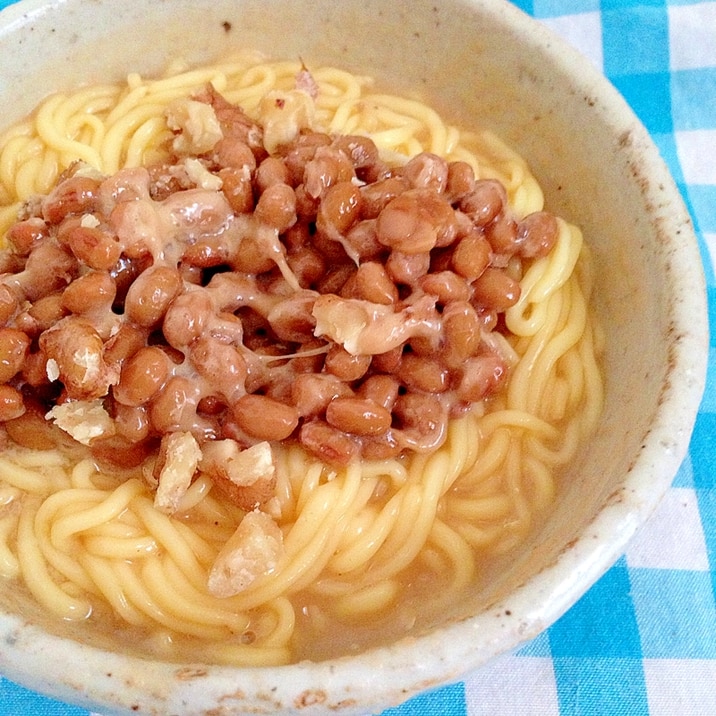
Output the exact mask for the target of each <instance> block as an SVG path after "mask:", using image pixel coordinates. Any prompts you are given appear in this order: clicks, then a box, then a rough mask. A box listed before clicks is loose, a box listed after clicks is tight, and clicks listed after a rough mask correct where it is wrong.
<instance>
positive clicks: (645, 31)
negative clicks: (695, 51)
mask: <svg viewBox="0 0 716 716" xmlns="http://www.w3.org/2000/svg"><path fill="white" fill-rule="evenodd" d="M602 42H603V45H604V72H605V74H606V75H607V76H609V77H615V76H621V75H632V74H653V73H659V72H666V73H668V71H669V21H668V16H667V12H666V7H665V6H664V5H663V3H658V4H654V5H644V4H641V3H640V4H639V5H635V6H634V7H626V8H625V7H621V8H620V9H619V10H603V11H602Z"/></svg>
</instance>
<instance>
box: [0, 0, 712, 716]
mask: <svg viewBox="0 0 716 716" xmlns="http://www.w3.org/2000/svg"><path fill="white" fill-rule="evenodd" d="M8 4H10V3H9V2H7V1H5V2H2V0H0V8H1V7H4V6H5V5H8ZM517 4H518V5H519V6H520V7H521V9H522V10H524V11H525V12H527V13H528V14H531V15H533V16H535V17H536V18H538V19H539V20H540V21H542V22H543V23H544V24H545V25H547V26H549V27H551V28H552V29H553V30H555V31H556V32H557V33H558V34H560V35H562V36H563V37H565V38H566V39H567V40H568V41H569V42H570V43H572V44H573V45H575V46H576V47H577V48H578V49H579V50H581V52H582V53H583V54H584V55H586V56H587V57H588V58H589V59H590V60H591V61H592V62H593V63H594V64H595V65H596V66H597V67H598V68H599V69H601V70H602V71H603V72H604V73H605V74H606V76H607V77H608V78H609V79H610V80H611V81H612V82H613V84H614V85H615V86H616V87H617V88H618V89H619V90H620V91H621V92H622V94H623V95H624V96H625V98H626V99H627V101H628V102H629V103H630V104H631V106H632V107H633V108H634V110H635V111H636V113H637V114H638V115H639V117H640V118H641V120H642V121H643V122H644V124H645V125H646V127H647V129H648V130H649V131H650V133H651V135H652V137H653V139H654V141H655V142H656V144H657V146H658V147H659V149H660V150H661V152H662V154H663V156H664V158H665V159H666V161H667V163H668V164H669V166H670V168H671V171H672V173H673V176H674V178H675V179H676V182H677V184H678V185H679V187H680V189H681V191H682V193H683V196H684V198H685V200H686V202H687V205H688V207H689V209H690V210H691V212H692V215H693V218H694V220H695V224H696V227H697V232H698V235H699V240H700V243H701V248H702V256H703V261H704V266H705V271H706V278H707V284H708V290H709V298H710V316H711V323H712V327H713V328H712V343H711V348H710V353H711V364H710V371H709V376H708V384H707V389H706V396H705V398H704V401H703V404H702V407H701V411H700V413H699V416H698V419H697V423H696V429H695V433H694V436H693V440H692V444H691V448H690V452H689V455H688V457H687V459H686V460H685V462H684V464H683V465H682V467H681V469H680V471H679V473H678V475H677V477H676V479H675V482H674V484H673V486H672V488H671V489H670V491H669V492H668V493H667V495H666V498H665V500H664V501H663V503H662V504H661V506H660V508H659V510H658V512H657V513H656V514H655V515H654V516H653V518H652V519H651V521H650V522H649V523H648V524H647V526H646V527H645V529H644V530H642V531H641V532H640V534H639V536H638V538H637V539H636V541H634V542H633V543H632V544H631V545H630V547H629V549H628V550H627V552H626V554H625V555H624V557H622V558H621V559H620V560H619V562H618V563H617V564H616V565H615V566H614V567H613V568H612V569H611V570H609V572H607V574H606V575H605V576H604V577H603V578H602V579H601V580H599V581H598V582H597V583H596V584H595V585H594V587H593V588H592V589H591V590H589V592H587V594H586V595H585V596H584V597H583V598H582V599H581V600H580V601H579V602H578V603H577V604H576V605H575V606H574V607H573V608H572V609H571V610H570V611H569V612H567V614H566V615H565V616H564V617H562V618H561V619H560V620H559V621H558V622H557V623H556V624H554V625H553V626H552V627H551V628H550V629H548V630H547V631H546V632H545V633H543V634H542V635H540V636H539V637H537V638H536V639H535V640H534V641H532V642H530V643H529V644H527V645H526V646H524V647H523V648H521V649H520V650H519V651H517V652H516V653H514V654H510V655H507V656H504V657H502V658H500V659H498V660H497V661H496V662H494V663H492V664H490V665H489V666H487V667H485V668H483V669H481V670H480V671H479V672H478V673H475V674H473V675H471V676H469V677H468V678H466V679H465V681H464V682H462V683H459V684H457V685H454V686H449V687H446V688H443V689H441V690H438V691H435V692H433V693H429V694H426V695H422V696H419V697H416V698H414V699H412V700H411V701H409V702H408V703H406V704H404V705H403V706H401V707H400V708H396V709H391V710H389V711H387V712H386V713H385V715H384V716H388V715H389V716H423V715H424V716H428V715H429V716H434V715H435V714H445V715H447V716H493V715H494V716H512V715H515V716H552V715H554V716H642V715H644V716H647V715H648V716H714V715H716V604H715V594H716V280H715V278H714V272H713V259H714V258H715V257H716V2H695V1H692V0H601V2H600V0H518V2H517ZM0 714H1V715H2V716H15V715H16V714H17V715H18V716H25V715H26V714H43V715H45V716H88V712H87V711H86V710H84V709H81V708H77V707H72V706H66V705H64V704H60V703H58V702H55V701H52V700H49V699H46V698H44V697H41V696H38V695H36V694H33V693H30V692H28V691H26V690H24V689H22V688H20V687H19V686H16V685H15V684H13V683H11V682H9V681H8V680H6V679H3V678H2V677H0Z"/></svg>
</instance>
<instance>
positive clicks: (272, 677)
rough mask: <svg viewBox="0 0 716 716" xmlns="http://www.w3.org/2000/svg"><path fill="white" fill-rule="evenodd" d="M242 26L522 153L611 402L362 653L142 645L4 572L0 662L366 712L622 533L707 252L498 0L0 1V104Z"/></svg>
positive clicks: (556, 586) (89, 697)
mask: <svg viewBox="0 0 716 716" xmlns="http://www.w3.org/2000/svg"><path fill="white" fill-rule="evenodd" d="M227 23H229V24H230V25H229V24H227ZM229 27H230V28H231V29H230V31H227V29H228V28H229ZM239 47H250V48H253V49H259V50H262V51H264V52H266V53H267V54H268V55H269V56H273V57H277V58H291V57H297V56H300V57H302V58H304V59H305V60H310V61H311V62H319V63H328V64H333V65H337V66H340V67H342V68H345V69H348V70H351V71H355V72H358V73H365V74H370V75H373V76H374V77H376V78H378V79H379V80H380V82H381V83H382V84H383V85H385V86H388V87H390V88H391V89H394V90H396V91H398V92H399V91H401V90H405V91H411V92H412V91H415V90H419V91H420V92H422V93H424V95H425V96H426V97H427V98H428V99H429V100H430V102H432V103H433V105H434V106H436V107H437V108H438V109H440V110H441V111H442V112H443V113H444V114H445V115H446V116H447V117H448V118H449V119H450V120H451V121H454V122H456V123H461V124H475V125H479V126H483V127H487V128H489V129H492V130H494V131H495V132H497V133H498V134H499V135H500V136H501V137H502V138H503V139H504V140H506V141H507V142H508V143H509V144H511V145H513V146H514V147H515V148H516V149H517V150H518V151H519V152H520V153H521V154H522V155H523V156H524V157H526V158H527V160H528V161H529V163H530V164H531V166H532V168H533V170H534V172H535V174H536V176H537V178H538V179H539V181H540V182H541V183H542V186H543V188H544V190H545V194H546V199H547V205H548V207H549V208H551V209H552V210H553V211H554V212H556V213H559V214H561V215H563V216H564V217H566V218H567V219H569V220H571V221H573V222H574V223H576V224H578V225H579V226H581V227H582V229H583V231H584V234H585V235H586V237H587V240H588V241H589V243H590V245H591V247H592V249H593V253H594V258H595V272H596V291H595V307H596V311H597V313H598V315H599V318H600V320H601V322H602V324H603V326H604V328H605V346H606V352H605V357H604V373H605V382H606V403H605V410H604V413H603V416H602V418H601V420H600V422H599V425H598V428H597V431H596V433H595V435H594V436H593V438H592V439H591V441H590V442H589V444H587V445H586V446H585V447H584V449H583V450H582V452H581V454H580V455H579V458H578V460H577V461H576V462H575V464H574V465H572V467H571V469H570V471H569V474H568V476H567V478H568V479H566V480H565V484H566V485H568V487H566V488H565V489H564V490H563V492H562V494H560V495H559V497H558V503H557V506H556V509H555V511H554V514H553V516H552V517H551V519H550V520H549V522H548V523H547V524H546V525H545V526H544V528H543V529H541V530H540V531H539V532H538V534H537V535H536V537H535V538H534V539H533V540H532V541H531V542H530V543H529V544H528V545H526V546H525V547H524V548H522V549H521V550H520V551H519V552H518V553H517V554H516V555H515V558H514V560H513V563H512V565H511V567H510V568H509V569H506V572H505V574H504V575H502V576H501V578H500V579H499V580H498V584H497V585H496V587H495V589H494V592H493V594H491V595H489V598H487V599H485V598H484V597H485V595H482V597H483V598H482V599H481V601H480V603H479V604H478V603H477V601H476V603H475V604H474V605H466V606H465V608H464V610H463V616H462V617H460V618H459V619H451V620H450V621H449V622H448V623H444V624H441V625H439V626H438V627H436V628H435V629H433V630H432V631H430V632H429V633H426V634H423V635H420V636H416V637H411V638H410V639H404V640H402V641H400V642H397V643H393V644H388V645H385V646H383V647H381V648H376V649H371V650H369V651H366V652H364V653H360V654H356V655H353V656H350V657H344V658H339V659H335V660H332V661H328V662H322V663H307V662H304V663H299V664H295V665H292V666H284V667H278V668H255V669H236V668H229V667H216V666H208V665H177V664H174V663H163V662H161V661H151V660H147V659H139V658H134V657H130V656H128V655H126V654H123V653H122V652H121V651H119V650H117V651H113V650H110V649H101V648H98V647H96V646H90V645H88V644H86V643H85V644H83V643H82V642H81V641H80V640H76V639H75V638H74V637H73V635H72V634H71V633H69V632H67V633H63V632H62V630H59V629H49V628H48V627H47V626H46V625H45V624H44V623H43V621H42V619H40V618H39V617H37V615H35V614H34V613H31V612H30V611H28V609H27V607H26V606H25V605H23V604H20V603H17V599H16V597H15V595H14V594H13V593H12V590H11V589H10V588H9V587H8V586H6V585H0V642H1V643H2V649H1V650H0V673H4V674H5V675H7V676H8V677H9V678H11V679H13V680H16V681H18V682H20V683H22V684H24V685H26V686H28V687H29V688H32V689H35V690H38V691H42V692H45V693H47V694H50V695H52V696H54V697H58V698H60V699H62V700H66V701H70V702H75V703H81V704H84V705H85V706H88V707H90V708H95V709H97V710H101V711H102V712H103V713H105V714H110V713H118V714H136V713H148V714H189V715H192V716H194V715H196V716H198V715H199V714H222V715H228V714H244V713H251V714H260V713H273V714H296V713H310V714H328V713H344V714H353V713H367V712H377V711H380V710H381V709H384V708H386V707H388V706H391V705H395V704H397V703H399V702H402V701H404V700H406V699H407V698H409V697H410V696H412V695H414V694H416V693H418V692H421V691H423V690H425V689H429V688H433V687H437V686H439V685H441V684H445V683H448V682H450V681H454V680H457V679H459V678H460V677H461V676H463V675H464V674H465V673H466V672H468V671H470V670H474V669H477V668H479V667H480V666H481V665H483V664H484V663H486V662H487V661H488V660H490V659H492V658H494V657H495V656H497V655H499V654H501V653H504V652H507V651H509V650H511V649H513V648H515V647H516V646H518V645H519V644H520V643H522V642H524V641H525V640H528V639H530V638H532V637H534V636H536V635H537V634H538V633H539V632H540V631H542V630H543V629H545V628H546V627H547V626H549V625H550V624H551V623H552V622H554V621H555V620H556V619H557V618H558V617H559V616H560V615H561V614H563V613H564V612H565V611H566V610H567V609H568V608H569V607H570V606H571V605H572V604H573V603H574V602H575V601H576V600H577V599H578V598H579V597H580V596H581V595H582V594H583V593H584V592H585V591H586V590H587V589H588V588H589V586H590V585H591V584H592V583H593V582H594V581H595V580H596V579H597V578H598V577H599V576H600V575H601V574H603V573H604V572H605V571H606V570H607V569H608V568H609V567H610V566H611V565H612V564H613V563H614V561H615V560H616V559H617V558H618V557H619V556H620V554H622V553H623V551H624V549H625V546H626V544H627V542H628V541H629V540H630V538H631V537H632V536H633V535H634V533H635V532H636V531H637V529H638V528H639V527H640V525H642V524H643V523H644V522H645V521H646V520H647V518H648V517H649V515H650V514H651V513H652V511H653V509H654V508H655V506H656V504H657V503H658V501H659V499H660V498H661V497H662V495H663V493H664V492H665V491H666V489H667V487H668V486H669V484H670V482H671V480H672V478H673V476H674V474H675V473H676V471H677V469H678V467H679V465H680V463H681V460H682V458H683V457H684V455H685V453H686V450H687V446H688V441H689V437H690V434H691V430H692V426H693V421H694V418H695V415H696V411H697V407H698V404H699V400H700V396H701V393H702V390H703V384H704V374H705V363H706V354H707V343H708V342H707V327H706V308H705V291H704V283H703V276H702V273H701V263H700V258H699V253H698V250H697V245H696V240H695V237H694V234H693V230H692V226H691V223H690V220H689V216H688V214H687V212H686V211H685V209H684V206H683V204H682V202H681V199H680V197H679V194H678V192H677V189H676V188H675V185H674V183H673V181H672V179H671V178H670V176H669V174H668V172H667V169H666V168H665V165H664V164H663V162H662V160H661V159H660V158H659V156H658V153H657V150H656V149H655V147H654V145H653V144H652V142H651V141H650V139H649V137H648V135H647V132H646V131H645V129H644V128H643V127H642V126H641V124H640V123H639V122H638V121H637V119H636V118H635V117H634V115H633V113H632V112H631V111H630V110H629V109H628V107H627V105H626V104H625V103H624V101H623V100H622V99H621V97H620V96H619V95H618V94H617V92H616V91H615V90H614V89H613V88H612V87H611V86H610V85H609V84H608V83H607V82H606V81H605V80H604V79H603V78H602V77H601V76H600V75H599V73H598V72H597V71H596V70H595V69H594V68H593V67H592V66H591V65H590V64H589V62H587V61H586V60H585V59H583V58H582V57H581V56H579V55H578V54H577V53H576V52H575V51H574V50H572V49H570V48H569V47H568V46H566V45H565V44H564V43H563V42H561V41H560V40H559V39H558V38H556V37H555V36H553V35H552V34H551V33H550V32H549V31H547V30H546V29H544V28H543V27H541V26H540V25H538V24H537V23H536V22H534V21H533V20H531V19H529V18H527V17H526V16H524V15H523V14H522V13H520V12H519V11H518V10H516V9H515V8H514V7H512V6H510V5H508V4H507V3H505V2H502V1H501V0H473V1H471V0H441V1H440V2H439V3H438V2H435V0H412V1H411V2H410V3H399V2H389V1H388V0H341V2H334V1H333V0H311V1H310V2H308V1H307V0H210V1H209V0H172V2H158V1H157V0H133V1H132V2H127V3H117V2H116V1H115V0H63V2H59V1H58V0H24V1H23V2H20V3H19V4H17V5H13V6H11V7H9V8H8V9H6V10H4V11H2V12H1V13H0V58H2V66H3V72H2V74H1V75H0V98H2V105H3V113H2V123H3V125H6V124H9V123H11V122H13V121H15V120H17V119H20V118H21V117H22V116H23V115H25V114H26V113H27V112H29V111H30V110H31V109H32V108H33V107H34V106H35V105H36V104H37V103H38V102H39V101H40V100H41V99H42V98H43V97H44V96H46V95H47V94H48V93H50V92H53V91H56V90H62V89H67V88H70V87H74V86H76V85H78V84H80V83H85V82H99V81H107V80H112V79H120V78H123V77H124V76H125V75H126V74H127V73H128V72H129V71H140V72H142V73H145V74H151V73H155V72H160V71H161V70H162V69H163V68H164V67H165V66H166V64H167V61H168V60H169V59H172V58H175V57H176V56H177V55H181V56H182V57H184V58H185V59H187V60H188V61H189V62H192V63H195V62H202V61H209V60H213V59H215V58H216V57H219V56H221V55H222V54H223V53H226V52H228V51H229V50H232V49H236V48H239ZM68 664H69V665H71V668H68Z"/></svg>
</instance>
